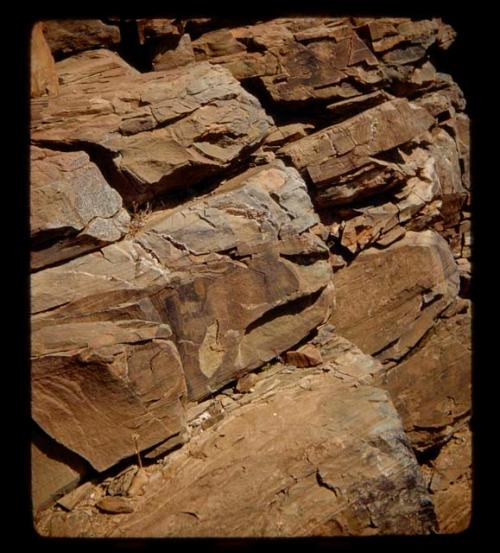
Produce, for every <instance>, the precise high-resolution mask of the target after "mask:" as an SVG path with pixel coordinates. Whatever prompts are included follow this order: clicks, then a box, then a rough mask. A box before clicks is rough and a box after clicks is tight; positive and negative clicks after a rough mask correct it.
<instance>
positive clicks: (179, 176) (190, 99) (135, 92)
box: [31, 50, 272, 204]
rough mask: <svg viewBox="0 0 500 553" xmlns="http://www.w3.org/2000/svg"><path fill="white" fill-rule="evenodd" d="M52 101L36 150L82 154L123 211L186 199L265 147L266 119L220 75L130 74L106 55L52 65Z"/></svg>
mask: <svg viewBox="0 0 500 553" xmlns="http://www.w3.org/2000/svg"><path fill="white" fill-rule="evenodd" d="M57 69H58V71H59V72H60V75H61V80H62V85H61V89H60V94H59V96H58V97H57V98H54V100H53V101H51V102H49V103H48V104H47V105H44V106H40V109H39V111H37V113H36V115H35V116H34V118H33V121H32V133H31V135H32V139H33V140H34V141H35V142H36V143H37V144H39V145H40V146H43V145H47V144H50V145H51V146H53V147H72V148H79V149H82V148H83V147H85V148H89V151H92V152H95V155H98V156H100V157H101V158H103V161H102V163H104V165H105V166H106V170H107V172H108V174H109V175H108V178H109V179H110V184H111V185H112V186H113V187H115V188H117V189H118V191H119V192H120V194H121V195H122V196H123V197H124V199H125V201H126V202H127V203H128V204H131V203H132V202H138V203H140V202H143V201H145V200H147V199H151V198H152V197H153V196H154V195H157V194H159V193H163V192H165V191H168V190H172V189H179V188H180V189H183V190H185V189H186V188H188V187H189V186H191V185H194V184H196V183H197V182H199V181H200V180H201V179H203V178H206V177H209V176H211V175H214V174H217V173H220V172H221V171H222V170H225V169H228V168H229V167H231V166H233V165H234V164H235V163H236V162H237V161H240V160H241V159H242V158H244V157H245V155H247V154H248V153H249V151H251V149H252V148H255V147H257V146H258V145H259V143H260V142H261V141H262V140H263V139H264V137H265V135H266V132H267V130H268V129H269V126H270V124H271V121H272V120H271V118H270V117H269V116H267V115H266V114H265V112H264V110H263V109H262V108H261V106H260V104H259V102H258V101H257V100H256V99H255V98H254V97H253V96H251V95H250V94H248V93H247V92H246V91H245V90H243V88H241V87H240V85H239V84H238V82H237V81H236V80H235V79H234V78H233V77H232V76H231V74H230V73H229V72H228V71H227V70H224V69H223V68H221V67H212V66H211V65H210V64H208V63H200V64H195V65H189V66H186V67H184V68H179V69H176V70H172V71H170V72H166V73H161V74H159V73H158V74H156V73H151V74H148V73H146V74H138V73H137V72H136V71H134V70H132V68H129V67H127V66H126V64H125V63H124V62H123V61H121V60H120V59H119V58H117V56H116V55H115V54H113V53H112V52H109V51H106V50H98V51H95V52H93V51H86V52H83V53H81V54H78V55H76V56H73V57H70V58H67V59H65V60H63V61H61V62H59V63H58V64H57Z"/></svg>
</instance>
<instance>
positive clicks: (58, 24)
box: [44, 19, 120, 58]
mask: <svg viewBox="0 0 500 553" xmlns="http://www.w3.org/2000/svg"><path fill="white" fill-rule="evenodd" d="M44 23H45V36H46V38H47V42H48V44H49V46H50V49H51V50H52V53H53V54H55V55H57V56H59V58H60V57H61V56H68V55H70V54H75V53H77V52H81V51H82V50H88V49H89V48H110V47H112V46H114V45H116V44H118V43H119V42H120V29H119V28H118V27H117V26H116V25H107V24H106V23H104V22H103V21H101V20H100V19H48V20H47V21H45V22H44Z"/></svg>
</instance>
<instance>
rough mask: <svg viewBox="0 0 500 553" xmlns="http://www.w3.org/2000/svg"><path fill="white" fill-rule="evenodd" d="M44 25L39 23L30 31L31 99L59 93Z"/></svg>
mask: <svg viewBox="0 0 500 553" xmlns="http://www.w3.org/2000/svg"><path fill="white" fill-rule="evenodd" d="M44 25H45V23H42V22H41V21H39V22H38V23H35V24H34V25H33V29H32V30H31V57H30V71H31V97H32V98H36V97H37V96H46V95H49V96H50V95H53V94H58V93H59V81H58V78H57V72H56V67H55V63H54V58H53V57H52V54H51V52H50V48H49V46H48V45H47V41H46V40H45V37H44V34H43V29H44Z"/></svg>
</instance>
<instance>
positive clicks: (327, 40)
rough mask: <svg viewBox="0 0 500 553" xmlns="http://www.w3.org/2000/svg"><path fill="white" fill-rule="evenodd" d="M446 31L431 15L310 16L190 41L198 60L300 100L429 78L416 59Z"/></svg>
mask: <svg viewBox="0 0 500 553" xmlns="http://www.w3.org/2000/svg"><path fill="white" fill-rule="evenodd" d="M375 28H377V30H375ZM381 29H383V30H381ZM453 39H454V32H453V30H452V29H451V27H449V26H448V25H446V24H444V23H443V22H442V21H441V20H439V19H432V20H427V21H419V22H418V23H415V22H412V21H411V20H409V19H404V18H399V19H398V18H382V19H375V20H374V19H365V20H360V21H353V20H352V19H350V18H347V17H337V18H335V17H334V18H331V17H330V18H329V17H316V18H315V17H311V18H297V19H286V18H281V19H275V20H272V21H266V22H263V23H260V24H256V25H251V26H250V25H249V26H244V27H233V28H227V29H218V30H214V31H209V32H207V33H205V34H203V35H202V36H201V37H199V38H197V39H196V40H195V41H194V42H193V47H194V51H195V54H196V58H197V59H198V60H205V59H208V60H209V61H210V62H211V63H214V64H221V65H223V66H224V67H227V68H228V69H229V70H230V71H231V72H232V73H233V75H234V76H235V77H236V78H238V79H250V78H253V79H258V80H259V81H260V83H261V84H262V86H263V87H264V88H265V90H266V91H267V93H268V94H269V96H270V97H271V98H272V99H273V100H274V101H275V102H276V103H278V104H279V105H289V106H293V107H297V106H302V107H304V106H309V105H310V103H311V101H312V102H328V101H329V102H331V101H334V100H336V101H342V100H344V99H346V98H352V97H356V96H359V95H363V94H366V93H370V92H371V91H372V90H376V89H377V88H381V87H384V86H390V87H395V86H398V85H399V89H402V90H403V91H406V90H408V91H414V90H415V89H419V88H422V87H425V86H426V85H429V83H430V82H433V81H435V80H436V78H437V76H436V71H435V70H434V68H433V66H432V65H431V64H430V62H426V63H424V64H423V66H422V67H421V68H420V67H419V64H421V60H423V59H424V58H425V56H426V52H427V49H428V48H429V47H430V46H431V45H432V44H436V45H438V46H439V47H441V48H447V47H448V46H449V45H450V44H451V42H452V41H453ZM412 62H416V66H417V67H413V66H412V65H411V63H412ZM403 86H404V88H403Z"/></svg>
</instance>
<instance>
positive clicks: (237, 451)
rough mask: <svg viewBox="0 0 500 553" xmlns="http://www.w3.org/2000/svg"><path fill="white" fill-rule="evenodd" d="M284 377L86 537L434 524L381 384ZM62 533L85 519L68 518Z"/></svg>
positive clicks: (198, 439)
mask: <svg viewBox="0 0 500 553" xmlns="http://www.w3.org/2000/svg"><path fill="white" fill-rule="evenodd" d="M304 370H306V369H304ZM292 376H293V375H292ZM280 384H281V385H280V386H279V389H278V390H277V391H276V393H275V395H274V396H271V397H267V398H262V399H260V400H259V399H256V400H255V401H253V402H250V403H247V404H246V405H244V406H242V407H240V408H238V409H235V410H234V411H232V412H231V413H229V414H227V415H226V417H225V418H224V419H223V420H222V421H221V422H220V423H218V424H216V425H214V426H213V427H211V428H210V429H208V430H205V431H204V432H202V433H199V434H198V435H197V436H195V437H193V438H192V440H191V442H190V443H189V445H186V446H184V447H183V448H182V449H180V450H178V451H176V452H174V453H172V454H171V455H170V457H169V461H168V464H167V465H166V466H165V468H164V469H163V471H162V474H161V476H160V477H158V478H154V481H152V482H150V483H147V484H146V485H145V487H144V495H143V496H140V497H138V498H136V509H135V512H134V513H130V514H124V515H123V517H122V518H121V519H120V524H119V526H116V525H115V524H113V522H112V516H111V515H109V516H108V515H101V514H99V515H97V514H96V515H93V516H92V518H91V520H90V522H89V526H88V530H87V531H86V533H85V535H87V536H115V537H116V536H119V537H174V536H175V537H183V536H185V537H187V536H190V537H208V536H210V537H214V536H219V537H267V536H275V537H276V536H290V537H292V536H312V535H316V536H322V535H328V536H332V535H353V534H357V535H367V534H372V533H382V534H422V533H424V534H425V533H429V532H430V530H431V528H432V526H433V524H434V515H433V511H432V506H431V503H430V501H429V496H428V494H427V492H426V491H425V488H424V483H423V478H422V475H421V473H420V471H419V468H418V464H417V462H416V460H415V457H414V456H413V453H412V452H411V449H410V448H409V446H408V442H407V440H406V437H405V435H404V432H403V429H402V426H401V422H400V419H399V417H398V415H397V412H396V411H395V409H394V407H393V405H392V403H391V401H390V399H389V397H388V395H387V394H386V393H385V392H383V391H382V390H380V389H377V388H373V387H370V386H360V387H358V388H357V389H355V388H352V387H349V386H345V385H342V384H339V383H338V381H337V380H336V378H334V377H333V376H332V375H330V374H321V375H311V374H309V375H308V376H307V378H306V379H304V378H302V379H299V380H298V381H297V380H296V379H295V380H294V379H293V378H291V379H290V382H288V384H287V382H286V379H283V380H282V382H281V383H280ZM297 405H300V409H297ZM63 531H64V532H65V533H66V535H77V533H78V532H81V528H79V527H78V526H73V525H72V523H71V521H70V519H69V517H68V518H67V519H66V524H65V525H64V527H63ZM51 535H57V534H54V533H51Z"/></svg>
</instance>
